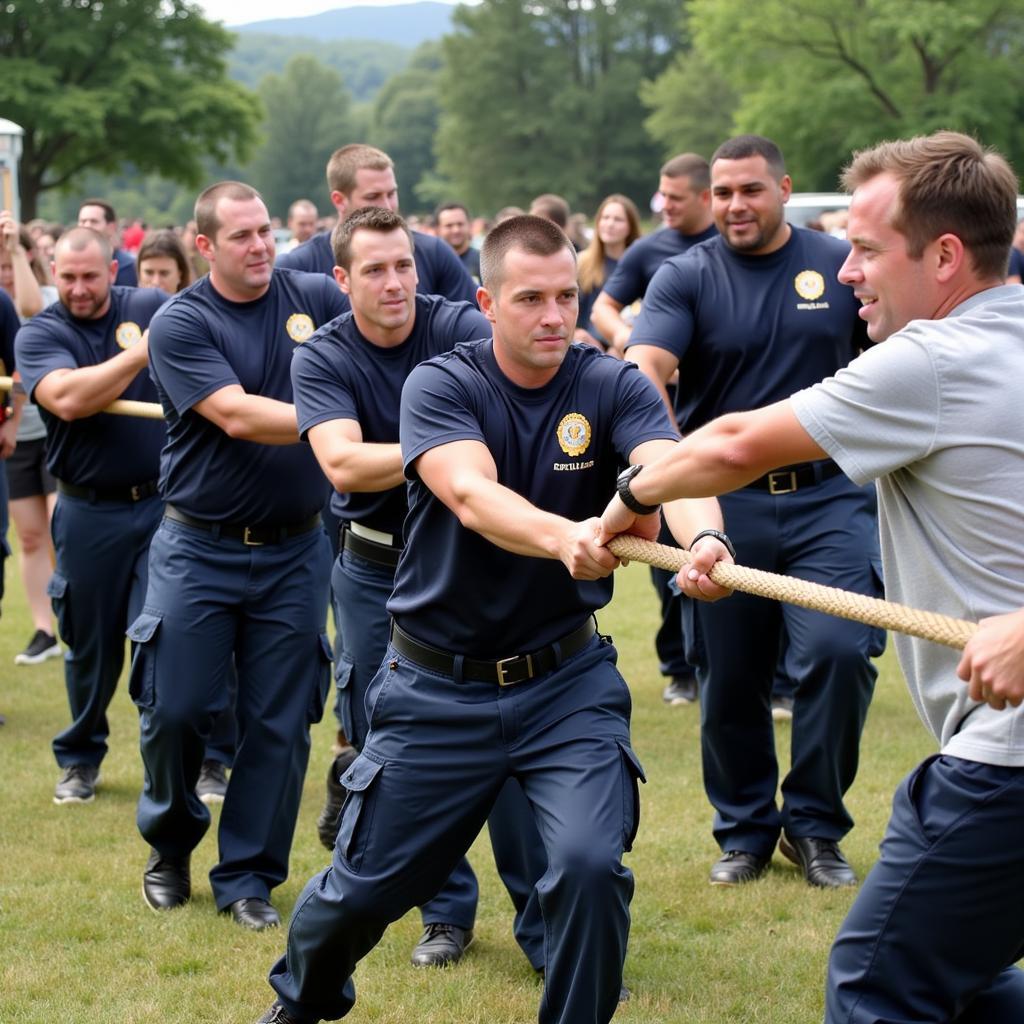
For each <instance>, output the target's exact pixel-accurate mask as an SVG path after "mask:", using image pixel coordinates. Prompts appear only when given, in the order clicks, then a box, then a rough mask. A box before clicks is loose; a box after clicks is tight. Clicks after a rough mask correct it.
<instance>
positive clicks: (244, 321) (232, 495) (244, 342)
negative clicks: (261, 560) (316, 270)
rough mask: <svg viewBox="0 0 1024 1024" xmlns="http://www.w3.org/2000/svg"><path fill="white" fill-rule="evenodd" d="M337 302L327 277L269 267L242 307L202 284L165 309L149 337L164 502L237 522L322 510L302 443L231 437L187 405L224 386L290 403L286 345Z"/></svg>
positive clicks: (322, 493) (289, 518)
mask: <svg viewBox="0 0 1024 1024" xmlns="http://www.w3.org/2000/svg"><path fill="white" fill-rule="evenodd" d="M343 305H344V304H343V303H342V302H341V292H339V291H338V287H337V285H336V284H335V283H334V281H333V280H331V279H328V278H326V277H324V276H323V275H322V274H302V273H299V272H298V271H294V270H275V271H274V273H273V276H272V277H271V279H270V287H269V288H268V290H267V292H266V294H265V295H262V296H261V297H260V298H258V299H255V300H254V301H252V302H231V301H230V300H228V299H225V298H224V297H223V296H222V295H220V294H219V293H218V292H217V291H216V290H215V289H214V287H213V285H212V283H211V282H210V279H209V277H204V278H201V279H200V280H198V281H196V283H195V284H192V285H189V287H188V288H186V289H185V290H184V291H181V292H178V294H177V295H175V296H174V297H173V298H172V299H171V301H170V302H168V303H167V305H166V306H165V307H164V308H163V309H162V310H161V311H160V315H159V316H158V317H156V318H155V319H154V320H153V326H152V329H151V331H150V338H149V360H150V371H151V373H152V375H153V379H154V380H155V381H156V386H157V391H158V392H159V394H160V401H161V402H162V403H163V406H164V411H165V413H166V415H167V445H166V446H165V448H164V451H163V455H162V456H161V461H160V491H161V493H162V494H163V497H164V500H165V501H167V502H169V503H170V504H172V505H175V506H176V507H178V508H180V509H181V510H182V511H183V512H186V513H187V514H189V515H192V516H195V517H196V518H198V519H211V520H216V521H219V522H225V523H238V524H245V525H259V524H275V525H284V524H288V523H297V522H301V521H302V520H304V519H307V518H309V517H310V516H312V515H313V514H314V513H315V512H318V511H319V510H320V509H321V508H323V505H324V501H325V500H326V498H327V492H328V490H329V488H328V484H327V480H326V478H325V477H324V475H323V473H322V472H321V471H320V466H319V465H318V464H317V461H316V459H315V458H314V457H313V453H312V451H311V450H310V448H309V446H308V445H305V444H292V445H269V444H259V443H257V442H254V441H243V440H238V439H233V438H231V437H228V435H227V434H226V433H224V431H223V430H221V429H220V427H218V426H217V425H216V424H214V423H213V422H211V421H210V420H208V419H206V417H204V416H201V415H200V414H199V413H198V412H196V411H195V410H194V408H193V406H195V405H196V403H197V402H200V401H202V400H203V399H204V398H206V397H208V396H209V395H212V394H213V393H214V392H215V391H219V390H220V389H221V388H223V387H227V386H229V385H232V384H238V385H241V387H242V389H243V390H244V391H245V392H246V393H247V394H250V395H262V396H264V397H265V398H274V399H277V400H278V401H281V402H291V401H292V380H291V372H290V371H291V361H292V355H293V353H294V352H295V349H296V347H297V346H298V345H299V344H301V343H302V342H304V341H306V340H308V339H309V337H310V336H311V335H312V334H313V332H314V331H315V330H316V328H317V327H318V326H319V325H321V324H325V323H327V321H328V320H332V319H333V318H334V317H336V316H338V315H339V313H341V312H343Z"/></svg>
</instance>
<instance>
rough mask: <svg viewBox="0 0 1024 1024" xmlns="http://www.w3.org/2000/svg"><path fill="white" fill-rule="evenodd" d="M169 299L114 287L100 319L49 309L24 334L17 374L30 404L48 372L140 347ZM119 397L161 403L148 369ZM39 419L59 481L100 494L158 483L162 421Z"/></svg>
mask: <svg viewBox="0 0 1024 1024" xmlns="http://www.w3.org/2000/svg"><path fill="white" fill-rule="evenodd" d="M166 301H167V295H166V293H165V292H162V291H160V290H159V289H158V288H121V287H119V286H117V285H115V286H114V287H113V288H111V289H110V309H109V310H107V312H106V313H105V314H104V315H103V316H101V317H99V319H97V320H80V319H79V318H78V317H74V316H72V315H71V314H70V313H69V312H68V310H67V308H66V307H65V306H64V304H63V303H61V302H54V303H53V304H52V305H50V306H47V307H46V309H44V310H43V311H42V312H41V313H39V314H38V315H37V316H34V317H32V319H31V320H29V321H28V323H26V324H25V325H24V326H23V327H22V328H21V330H20V331H19V332H18V341H17V345H16V354H17V361H18V369H19V371H20V372H21V379H22V381H23V383H24V385H25V392H26V393H27V394H28V396H29V398H31V399H34V398H35V389H36V385H38V383H39V382H40V381H41V380H42V379H43V378H44V377H45V376H46V375H47V374H48V373H51V372H52V371H54V370H62V369H69V370H77V369H79V368H80V367H83V366H97V365H99V364H100V363H105V362H106V361H107V360H108V359H111V358H113V357H114V356H116V355H118V354H119V353H120V352H122V351H124V350H125V349H127V348H129V347H130V346H131V345H133V344H135V343H136V342H138V341H139V340H140V339H141V338H142V332H143V331H144V330H145V329H146V328H147V327H148V326H149V323H150V319H151V318H152V317H153V314H154V313H156V311H157V310H158V309H159V308H160V306H161V305H163V303H164V302H166ZM120 397H121V398H128V399H134V400H136V401H140V402H155V401H157V394H156V389H155V388H154V387H153V382H152V381H151V380H150V379H149V374H148V373H147V372H146V370H144V369H143V370H140V371H139V373H138V374H137V375H136V377H135V379H134V380H133V381H132V382H131V383H130V384H129V385H128V387H126V388H125V389H124V391H122V392H121V395H120ZM36 404H37V405H39V403H36ZM39 413H40V415H41V416H42V418H43V423H44V424H45V425H46V438H47V445H46V448H47V450H46V465H47V468H48V469H49V470H50V472H51V473H52V474H53V475H54V476H55V477H57V479H58V480H64V481H65V482H67V483H70V484H77V485H78V486H79V487H100V488H102V487H124V486H132V485H134V484H141V483H147V482H148V481H150V480H155V479H156V476H157V472H158V469H159V463H160V449H161V447H162V446H163V443H164V439H165V436H166V432H165V427H164V424H163V423H162V422H161V421H160V420H149V419H141V418H138V417H134V416H113V415H111V414H109V413H102V412H101V413H96V415H95V416H86V417H84V418H83V419H78V420H72V421H70V422H66V421H65V420H62V419H60V418H59V417H57V416H54V415H53V413H51V412H50V411H49V410H48V409H47V408H46V407H45V406H43V405H39Z"/></svg>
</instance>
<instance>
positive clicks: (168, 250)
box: [135, 231, 192, 291]
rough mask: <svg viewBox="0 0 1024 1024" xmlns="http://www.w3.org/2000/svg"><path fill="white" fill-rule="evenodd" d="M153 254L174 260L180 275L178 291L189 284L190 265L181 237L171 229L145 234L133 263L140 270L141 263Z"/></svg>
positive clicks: (190, 278) (190, 277)
mask: <svg viewBox="0 0 1024 1024" xmlns="http://www.w3.org/2000/svg"><path fill="white" fill-rule="evenodd" d="M154 256H156V257H160V256H168V257H170V258H171V259H172V260H174V262H175V264H176V265H177V267H178V274H179V275H180V277H181V282H180V284H179V285H178V291H181V289H182V288H184V287H185V285H187V284H191V282H192V267H191V265H190V264H189V262H188V257H187V256H186V255H185V247H184V246H183V245H182V244H181V239H180V238H178V236H177V235H176V234H175V233H174V232H173V231H154V232H153V233H152V234H149V235H146V237H145V238H144V239H143V241H142V245H140V246H139V251H138V253H137V254H136V256H135V264H136V266H137V267H138V268H139V270H140V271H141V270H142V264H143V263H144V262H145V261H146V260H148V259H152V258H153V257H154Z"/></svg>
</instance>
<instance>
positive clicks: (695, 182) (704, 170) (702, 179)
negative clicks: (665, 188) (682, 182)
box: [659, 153, 711, 192]
mask: <svg viewBox="0 0 1024 1024" xmlns="http://www.w3.org/2000/svg"><path fill="white" fill-rule="evenodd" d="M659 173H660V174H661V176H662V177H663V178H688V179H689V181H690V187H691V188H692V189H693V190H694V191H696V192H703V191H704V190H705V189H706V188H710V187H711V165H710V164H709V163H708V162H707V160H705V159H704V157H702V156H699V155H698V154H697V153H680V154H679V155H678V156H674V157H672V159H671V160H668V161H666V162H665V163H663V164H662V165H661V171H660V172H659Z"/></svg>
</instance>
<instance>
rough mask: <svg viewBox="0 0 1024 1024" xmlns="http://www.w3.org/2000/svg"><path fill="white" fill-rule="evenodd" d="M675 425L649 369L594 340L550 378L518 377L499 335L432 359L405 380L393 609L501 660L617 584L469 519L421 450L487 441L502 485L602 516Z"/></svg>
mask: <svg viewBox="0 0 1024 1024" xmlns="http://www.w3.org/2000/svg"><path fill="white" fill-rule="evenodd" d="M675 436H676V435H675V431H674V430H673V429H672V426H671V424H670V423H669V420H668V413H667V411H666V409H665V406H664V404H663V403H662V402H661V400H660V398H659V396H658V393H657V391H656V390H655V389H654V386H653V385H652V384H651V383H650V381H648V380H647V378H646V377H644V375H643V374H642V373H641V372H640V371H639V370H638V369H637V368H636V367H635V366H633V365H632V364H630V363H624V362H622V361H620V360H618V359H613V358H612V357H611V356H606V355H604V354H602V353H600V352H598V351H597V349H595V348H593V347H592V346H590V345H572V346H570V348H569V351H568V353H567V355H566V357H565V361H564V362H563V364H562V366H561V367H560V368H559V371H558V373H557V374H556V375H555V377H554V378H553V379H552V380H551V381H550V382H548V383H547V384H546V385H544V386H543V387H540V388H522V387H519V386H517V385H516V384H513V383H512V382H511V381H510V380H509V379H508V378H507V377H506V376H505V375H504V374H503V373H502V372H501V370H500V369H499V368H498V364H497V362H496V361H495V358H494V351H493V348H492V341H491V339H486V340H484V341H477V342H471V343H470V344H467V345H459V346H458V347H457V348H455V349H454V350H453V351H452V352H450V353H448V354H446V355H443V356H439V357H437V358H435V359H431V360H430V361H429V362H426V363H422V364H421V365H420V366H418V367H417V368H416V369H415V370H413V372H412V373H411V374H410V375H409V379H408V380H407V381H406V384H405V388H404V389H403V391H402V419H401V440H402V458H403V460H404V462H405V467H406V476H407V477H408V478H409V481H410V483H409V516H408V518H407V520H406V525H405V536H406V547H405V551H404V552H403V554H402V557H401V559H400V560H399V563H398V569H397V572H396V576H395V590H394V593H393V594H392V595H391V599H390V601H389V602H388V610H389V611H390V612H391V613H392V615H394V617H395V620H396V621H397V622H398V623H399V625H400V626H401V627H402V628H403V629H405V630H408V632H409V633H411V634H412V635H413V636H415V637H417V638H418V639H420V640H422V641H424V642H425V643H428V644H432V645H434V646H435V647H440V648H442V649H444V650H449V651H456V652H459V653H462V654H466V655H470V656H473V657H479V658H498V657H505V656H508V655H511V654H515V653H518V652H524V651H530V650H534V649H536V648H538V647H542V646H544V645H545V644H548V643H551V642H552V641H553V640H557V639H558V638H559V637H561V636H564V635H565V634H567V633H569V632H571V631H572V630H574V629H576V628H577V627H578V626H580V625H581V624H582V623H583V622H584V621H585V620H586V618H587V617H588V616H589V615H591V614H592V613H593V612H594V611H595V610H596V609H598V608H602V607H603V606H604V605H606V604H607V603H608V601H609V600H610V599H611V596H612V580H611V578H610V577H609V578H607V579H603V580H594V581H586V580H574V579H573V578H572V577H571V576H570V575H569V572H568V571H567V570H566V568H565V566H564V565H563V564H562V563H561V562H560V561H556V560H553V559H548V558H530V557H526V556H524V555H516V554H512V553H511V552H509V551H504V550H503V549H501V548H499V547H498V546H497V545H495V544H492V543H491V542H490V541H488V540H486V539H485V538H484V537H482V536H481V535H480V534H478V533H475V532H474V531H472V530H468V529H466V528H465V527H464V526H462V525H461V524H460V522H459V520H458V518H457V517H456V516H455V515H454V513H452V512H451V511H450V510H449V509H448V508H447V506H446V505H444V503H443V502H441V501H440V500H439V499H438V498H437V497H435V496H434V494H433V493H432V492H431V491H430V490H429V489H428V488H427V487H425V486H424V484H423V483H422V481H421V480H420V479H419V477H418V475H417V473H416V469H415V466H414V463H415V462H416V459H417V458H418V457H419V456H420V455H422V454H423V453H424V452H426V451H428V450H429V449H431V448H434V447H436V446H439V445H444V444H448V443H450V442H452V441H460V440H467V439H468V440H475V441H482V442H483V443H484V444H485V445H486V446H487V448H488V450H489V451H490V452H491V455H492V456H493V457H494V462H495V465H496V466H497V470H498V482H499V483H501V484H503V485H504V486H506V487H509V488H510V489H511V490H513V491H515V492H516V493H518V494H520V495H522V496H523V497H524V498H526V499H527V501H530V502H532V503H533V504H534V505H536V506H537V507H538V508H541V509H544V510H546V511H549V512H553V513H555V514H557V515H561V516H565V517H567V518H569V519H572V520H574V521H580V520H583V519H587V518H589V517H591V516H597V515H600V514H601V512H602V511H603V510H604V507H605V505H606V504H607V503H608V498H609V496H610V495H611V494H613V493H614V491H615V477H616V474H617V473H618V471H619V470H620V469H621V467H622V466H624V465H625V464H626V462H627V461H628V458H629V454H630V452H632V451H633V449H634V448H636V446H637V445H639V444H642V443H643V442H645V441H650V440H653V439H656V438H665V439H667V440H674V439H675Z"/></svg>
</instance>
